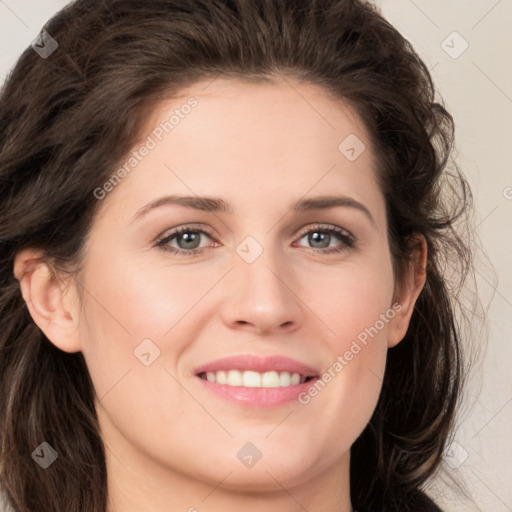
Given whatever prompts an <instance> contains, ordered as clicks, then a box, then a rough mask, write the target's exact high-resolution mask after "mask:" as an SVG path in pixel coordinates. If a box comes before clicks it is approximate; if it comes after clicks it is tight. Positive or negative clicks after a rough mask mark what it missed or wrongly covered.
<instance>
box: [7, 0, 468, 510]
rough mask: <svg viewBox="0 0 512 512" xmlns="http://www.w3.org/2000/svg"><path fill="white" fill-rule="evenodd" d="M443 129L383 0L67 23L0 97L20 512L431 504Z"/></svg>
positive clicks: (454, 364)
mask: <svg viewBox="0 0 512 512" xmlns="http://www.w3.org/2000/svg"><path fill="white" fill-rule="evenodd" d="M42 48H46V49H47V50H48V51H46V53H45V52H44V51H42V50H41V49H42ZM452 139H453V123H452V118H451V116H450V114H449V113H448V112H447V111H446V110H445V109H444V108H443V106H442V105H441V104H440V103H438V102H436V100H435V98H434V89H433V85H432V82H431V78H430V75H429V73H428V70H427V69H426V67H425V65H424V64H423V62H422V61H421V60H420V59H419V57H418V56H417V55H416V54H415V52H414V51H413V49H412V48H411V46H410V45H409V44H408V42H407V41H406V40H405V39H404V38H403V37H402V36H401V35H400V34H399V33H398V32H397V31H396V30H395V29H394V28H393V27H391V26H390V25H389V24H388V23H387V22H386V21H385V20H384V19H383V18H382V17H381V16H380V15H379V13H378V12H377V11H376V10H375V8H374V7H373V6H372V5H371V4H370V3H366V2H363V1H354V0H325V1H322V2H317V1H314V0H308V1H307V2H295V1H291V0H258V1H255V0H186V1H184V0H180V1H178V0H150V1H146V2H137V1H135V0H113V1H111V2H108V3H106V2H100V1H96V0H92V1H91V0H87V1H86V0H79V1H76V2H74V3H72V4H70V5H69V6H68V7H67V8H66V9H64V10H63V11H62V12H61V13H59V14H58V15H57V16H56V17H55V18H53V19H52V20H51V21H50V22H49V24H48V25H47V27H46V28H45V33H44V34H43V35H42V37H41V41H40V44H38V45H35V46H34V48H30V49H28V50H27V51H26V52H25V53H24V54H23V55H22V57H21V58H20V60H19V62H18V64H17V66H16V67H15V69H14V71H13V73H12V74H11V76H10V77H9V80H8V82H7V84H6V86H5V88H4V90H3V93H2V96H1V99H0V144H1V146H0V147H1V156H0V176H1V181H2V187H1V198H0V204H1V211H0V219H1V226H2V227H1V230H2V231H1V233H2V235H1V246H0V250H1V265H2V272H1V279H2V281H1V298H0V318H1V320H0V322H1V329H0V332H1V334H0V350H1V352H0V368H1V387H0V397H1V398H0V411H1V425H0V431H1V436H2V444H1V447H2V448H1V455H0V457H1V487H2V491H3V493H4V494H5V496H6V499H7V500H8V502H9V504H10V506H11V507H12V508H13V509H14V510H15V511H16V512H25V511H35V510H37V511H40V510H44V511H55V512H57V511H59V512H60V511H64V510H66V511H94V512H96V511H98V512H100V511H101V512H103V511H109V512H110V511H119V510H122V511H132V510H134V511H135V510H144V511H146V510H147V511H152V512H153V511H154V512H159V511H163V510H165V511H169V510H173V511H174V510H189V511H193V510H199V511H201V510H210V511H216V510H220V509H222V510H224V511H225V510H240V509H243V510H247V511H252V510H261V509H265V510H279V511H283V510H299V509H300V510H311V511H312V510H333V511H340V512H348V511H352V510H354V511H359V512H361V511H372V512H375V511H400V512H402V511H408V510H410V511H414V512H418V511H433V510H440V509H439V508H438V507H437V506H436V505H435V504H434V502H433V501H432V500H431V499H430V498H429V497H428V496H427V495H426V493H425V492H424V491H423V490H422V486H423V485H424V484H425V483H426V482H427V481H428V479H429V478H430V477H431V476H433V475H434V474H435V472H436V471H437V469H438V468H439V466H440V463H441V461H442V454H443V450H444V448H445V446H446V443H447V442H448V440H449V436H450V434H451V432H452V427H453V422H454V417H455V413H456V410H457V404H458V402H459V395H460V390H461V386H462V382H463V377H464V375H465V374H464V368H463V362H462V359H461V339H460V331H459V327H458V325H457V323H456V322H455V312H456V306H457V297H458V293H457V292H458V288H457V286H455V285H453V283H454V281H453V276H449V275H448V267H447V262H448V263H450V262H453V261H455V260H454V255H455V256H457V257H459V260H458V261H457V262H456V264H457V265H458V268H457V271H458V275H459V277H460V280H461V281H460V282H462V281H463V280H464V277H465V275H466V274H467V273H468V272H469V271H470V266H469V262H470V252H469V247H468V246H467V244H466V243H465V242H464V241H463V240H461V238H460V237H459V236H458V235H457V233H456V232H455V230H454V223H455V221H457V220H459V221H460V218H461V216H462V218H463V216H464V215H465V214H466V213H467V212H468V210H469V207H470V195H469V190H468V187H467V184H466V181H465V179H464V178H463V177H462V176H461V175H460V173H458V172H455V173H453V174H449V172H448V170H447V162H448V159H449V154H450V149H451V145H452ZM457 189H458V190H459V196H457V195H456V194H454V193H453V190H457ZM445 192H448V194H446V193H445ZM456 197H458V201H457V202H456V204H453V202H454V198H456Z"/></svg>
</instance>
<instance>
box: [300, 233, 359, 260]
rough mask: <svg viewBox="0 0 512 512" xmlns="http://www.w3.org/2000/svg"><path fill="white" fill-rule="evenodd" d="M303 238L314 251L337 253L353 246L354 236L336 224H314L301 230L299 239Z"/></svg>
mask: <svg viewBox="0 0 512 512" xmlns="http://www.w3.org/2000/svg"><path fill="white" fill-rule="evenodd" d="M301 240H305V241H306V242H307V243H308V244H310V246H311V248H312V249H313V250H314V252H316V253H323V254H330V253H339V252H341V251H345V250H347V249H350V248H352V247H354V246H355V239H354V237H353V236H352V235H351V234H350V233H349V232H348V231H346V230H344V229H342V228H339V227H336V226H315V227H314V228H313V229H309V230H308V231H306V232H303V234H302V235H301V238H300V239H299V241H301Z"/></svg>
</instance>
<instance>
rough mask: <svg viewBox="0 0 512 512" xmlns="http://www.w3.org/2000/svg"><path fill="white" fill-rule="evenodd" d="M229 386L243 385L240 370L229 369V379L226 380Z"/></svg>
mask: <svg viewBox="0 0 512 512" xmlns="http://www.w3.org/2000/svg"><path fill="white" fill-rule="evenodd" d="M226 384H228V386H241V385H242V373H241V372H239V371H238V370H229V372H228V380H227V381H226Z"/></svg>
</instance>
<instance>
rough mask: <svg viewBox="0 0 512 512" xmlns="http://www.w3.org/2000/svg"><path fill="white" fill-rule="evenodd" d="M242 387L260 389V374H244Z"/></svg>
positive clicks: (249, 372)
mask: <svg viewBox="0 0 512 512" xmlns="http://www.w3.org/2000/svg"><path fill="white" fill-rule="evenodd" d="M228 384H229V382H228ZM243 386H244V387H246V388H261V373H258V372H251V371H246V372H244V374H243Z"/></svg>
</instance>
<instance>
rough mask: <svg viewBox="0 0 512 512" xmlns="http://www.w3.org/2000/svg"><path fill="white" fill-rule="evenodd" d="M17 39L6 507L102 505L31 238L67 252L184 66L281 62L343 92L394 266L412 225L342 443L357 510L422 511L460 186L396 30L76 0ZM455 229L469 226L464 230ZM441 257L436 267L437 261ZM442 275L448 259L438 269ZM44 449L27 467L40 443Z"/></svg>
mask: <svg viewBox="0 0 512 512" xmlns="http://www.w3.org/2000/svg"><path fill="white" fill-rule="evenodd" d="M44 30H45V31H46V32H47V33H48V34H50V35H51V37H53V38H54V39H55V40H56V41H57V42H58V48H57V49H56V50H55V51H54V52H53V53H52V54H51V55H49V56H47V58H44V59H43V58H41V56H40V55H38V53H36V51H34V49H32V48H28V49H27V50H26V51H25V52H24V53H23V55H22V56H21V58H20V59H19V61H18V63H17V64H16V66H15V68H14V69H13V71H12V73H11V74H10V76H9V78H8V80H7V82H6V84H5V86H4V88H3V91H2V94H1V97H0V439H1V447H0V450H1V453H0V479H1V482H0V485H1V487H0V488H1V491H2V492H3V493H4V494H5V497H6V499H7V500H8V502H9V504H10V505H11V506H12V507H13V508H14V510H15V511H16V512H29V511H30V512H36V511H37V512H40V511H41V510H44V511H45V512H63V511H66V512H104V511H105V510H106V506H107V479H106V465H105V457H104V449H103V444H102V440H101V437H100V434H99V431H98V423H97V417H96V413H95V409H94V388H93V385H92V382H91V379H90V377H89V373H88V370H87V367H86V364H85V362H84V358H83V356H82V355H81V353H74V354H69V353H64V352H62V351H60V350H59V349H57V348H56V347H55V346H54V345H52V343H50V342H49V340H48V339H46V338H45V336H44V335H43V333H42V332H41V331H40V330H39V328H38V327H36V325H35V324H34V322H33V321H32V319H31V317H30V315H29V313H28V310H27V308H26V305H25V303H24V301H23V298H22V296H21V293H20V288H19V284H18V282H17V281H16V279H15V278H14V276H13V261H14V257H15V255H16V254H17V253H18V252H19V251H20V250H21V249H23V248H26V247H37V248H40V249H41V250H43V251H44V254H45V256H46V258H47V259H48V261H51V262H53V263H54V264H56V265H57V264H58V265H62V266H68V267H69V268H72V267H75V268H77V267H78V265H79V262H80V257H81V251H82V248H83V245H84V240H85V238H86V236H87V234H88V232H89V230H90V229H91V226H92V224H93V222H94V215H95V212H96V211H97V208H98V206H99V203H100V202H99V201H98V200H97V199H96V197H95V194H94V190H95V189H97V187H101V186H102V184H103V183H105V181H106V180H107V179H108V178H109V177H110V176H111V175H112V173H113V171H114V170H115V169H116V168H117V167H116V165H117V164H118V163H119V162H121V161H122V160H123V157H124V156H125V154H126V153H127V152H128V151H129V150H130V148H131V147H132V146H133V144H134V143H135V141H136V139H137V137H139V136H140V126H142V125H143V121H144V119H146V116H147V115H148V112H149V111H150V109H151V108H152V107H153V106H154V105H155V104H156V103H157V102H158V101H159V100H161V99H163V98H169V97H172V95H173V94H175V93H176V92H178V91H180V89H182V88H183V87H185V86H188V85H191V84H193V83H194V82H195V81H197V80H199V79H204V78H209V77H212V78H213V77H216V76H225V77H229V76H232V77H241V78H244V79H252V80H263V79H266V78H268V77H272V76H276V75H280V76H283V77H294V78H297V79H299V80H301V81H305V82H309V83H313V84H317V85H320V86H322V87H323V88H325V89H326V90H328V91H330V92H332V93H333V95H334V97H336V98H339V99H341V100H343V101H346V102H348V103H349V104H350V105H352V106H353V107H354V108H355V109H356V111H357V112H358V113H359V115H360V116H361V118H362V119H363V121H364V123H365V125H366V127H367V129H368V131H369V133H370V134H371V137H372V143H373V145H374V147H375V148H376V155H377V159H378V167H379V181H380V187H381V189H382V192H383V194H384V196H385V199H386V208H387V219H388V226H389V243H390V251H391V255H392V260H393V265H394V270H395V275H396V276H398V277H397V278H399V276H400V275H402V274H403V271H404V269H405V268H406V266H407V265H408V263H409V257H410V254H411V240H412V237H413V235H414V234H415V233H421V234H422V235H423V236H424V237H425V239H426V241H427V246H428V264H427V278H426V284H425V287H424V289H423V290H422V292H421V294H420V296H419V298H418V301H417V303H416V306H415V310H414V313H413V316H412V319H411V323H410V327H409V330H408V332H407V334H406V337H405V339H404V340H403V341H402V342H401V343H399V344H398V346H396V347H395V348H393V349H390V350H389V353H388V360H387V367H386V372H385V377H384V382H383V387H382V393H381V396H380V398H379V401H378V404H377V407H376V409H375V412H374V414H373V416H372V418H371V420H370V422H369V424H368V425H367V427H366V428H365V430H364V431H363V432H362V434H361V435H360V437H359V438H358V439H357V440H356V442H355V443H354V445H353V446H352V449H351V468H350V472H351V475H350V476H351V478H350V482H351V499H352V503H353V505H354V507H355V509H357V510H359V511H377V510H378V511H379V512H385V511H398V510H400V511H401V512H404V511H409V510H410V511H414V512H418V511H420V510H436V508H435V505H433V503H432V502H431V501H430V500H429V499H428V498H427V497H426V495H425V494H424V492H422V491H421V488H422V486H423V485H424V484H425V482H427V480H428V479H429V478H430V477H432V475H434V474H435V472H436V471H437V469H438V468H439V466H440V463H441V461H442V455H443V450H444V448H445V445H446V443H447V442H448V441H449V439H450V435H451V432H452V430H453V425H454V419H455V416H456V411H457V406H458V403H459V400H460V397H461V389H462V386H463V382H464V378H465V370H464V365H463V358H462V355H463V354H462V344H461V332H462V331H461V327H460V325H459V323H458V322H457V321H456V311H457V308H459V309H461V310H462V309H463V308H462V307H461V302H460V295H459V292H460V290H461V289H462V287H463V285H464V283H465V280H466V278H467V277H468V276H471V254H472V253H471V246H470V245H471V244H470V243H468V241H467V240H466V238H465V237H463V236H461V235H460V231H457V230H456V229H455V228H456V226H457V224H459V225H460V226H462V228H464V226H466V225H467V222H466V220H467V217H468V212H469V211H470V208H471V194H470V191H469V188H468V185H467V182H466V180H465V179H464V177H463V176H462V175H461V173H460V172H459V171H458V170H457V168H456V166H453V165H448V164H449V163H450V159H449V157H450V152H451V148H452V145H453V120H452V117H451V116H450V114H449V113H448V112H447V111H446V110H445V108H444V107H443V105H442V103H441V102H440V100H437V99H436V95H435V89H434V86H433V83H432V80H431V76H430V74H429V71H428V69H427V68H426V66H425V64H424V63H423V62H422V60H421V59H420V58H419V57H418V55H417V54H416V53H415V51H414V50H413V48H412V47H411V45H410V44H409V43H408V41H407V40H405V39H404V38H403V37H402V36H401V35H400V34H399V33H398V32H397V30H395V29H394V28H393V27H392V26H391V25H390V24H389V23H388V22H387V21H386V20H385V19H384V18H383V17H382V16H381V15H380V14H379V13H378V12H377V10H376V8H375V7H374V6H373V5H372V4H371V3H370V2H365V1H362V0H360V1H358V0H321V1H320V0H302V1H297V0H145V1H143V2H141V1H140V0H110V1H108V2H107V1H102V0H78V1H75V2H73V3H72V4H70V5H69V6H68V7H66V8H65V9H64V10H62V11H61V12H60V13H59V14H57V15H56V16H55V17H54V18H53V19H52V20H50V22H49V23H48V24H47V25H46V27H45V28H44ZM465 234H466V235H467V234H468V231H467V229H466V231H465ZM450 269H451V271H450ZM448 274H449V275H448ZM43 441H45V442H48V443H49V444H50V445H51V446H53V447H56V448H57V451H58V454H59V459H58V464H53V465H52V466H51V467H49V468H48V469H47V470H42V469H41V468H40V467H39V466H38V465H37V464H35V463H34V461H33V460H32V458H31V452H32V451H33V450H34V449H35V448H36V447H37V446H39V445H40V443H41V442H43Z"/></svg>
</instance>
